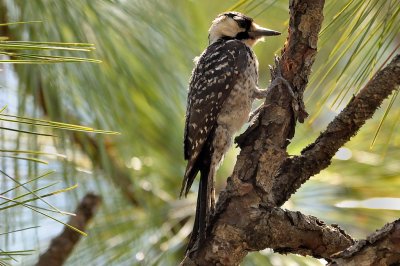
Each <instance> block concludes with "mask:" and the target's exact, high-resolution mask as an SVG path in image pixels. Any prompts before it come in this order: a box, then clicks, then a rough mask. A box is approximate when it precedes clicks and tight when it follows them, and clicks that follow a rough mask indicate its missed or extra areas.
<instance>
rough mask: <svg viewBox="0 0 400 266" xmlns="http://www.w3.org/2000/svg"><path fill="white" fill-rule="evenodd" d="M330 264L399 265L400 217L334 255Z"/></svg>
mask: <svg viewBox="0 0 400 266" xmlns="http://www.w3.org/2000/svg"><path fill="white" fill-rule="evenodd" d="M332 258H333V262H331V263H330V264H329V265H330V266H341V265H347V266H357V265H399V263H400V219H399V220H396V221H394V222H392V223H389V224H386V225H385V226H384V227H383V228H382V229H380V230H378V231H376V232H374V233H373V234H371V235H369V236H368V237H367V239H365V240H361V241H358V242H357V243H356V244H354V245H353V246H351V247H349V248H347V249H346V250H344V251H342V252H340V253H338V254H336V255H335V256H333V257H332Z"/></svg>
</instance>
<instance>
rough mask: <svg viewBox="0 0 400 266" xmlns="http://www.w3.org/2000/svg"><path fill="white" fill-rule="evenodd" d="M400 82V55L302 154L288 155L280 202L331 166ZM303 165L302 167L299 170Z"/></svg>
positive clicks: (278, 183) (281, 177)
mask: <svg viewBox="0 0 400 266" xmlns="http://www.w3.org/2000/svg"><path fill="white" fill-rule="evenodd" d="M399 85H400V55H397V56H396V57H395V58H394V59H393V60H392V62H391V63H390V64H388V65H387V66H386V67H385V68H384V69H382V70H380V71H379V72H378V73H377V74H376V75H375V76H374V77H373V78H372V79H371V80H370V82H368V84H367V85H366V86H365V87H364V88H363V89H362V90H361V91H360V92H359V93H358V94H357V95H356V96H355V97H353V99H351V101H350V102H349V103H348V105H347V106H346V108H345V109H343V111H342V112H341V113H340V114H339V115H338V116H336V118H335V119H334V120H333V121H332V122H331V123H330V124H329V125H328V127H327V129H326V130H325V131H324V132H323V133H321V135H320V136H319V137H318V138H317V140H316V141H315V142H314V143H312V144H311V145H309V146H308V147H306V148H305V149H304V150H303V151H302V152H301V154H302V155H301V156H295V157H293V158H288V159H287V160H286V162H285V163H284V164H283V165H282V167H281V169H280V172H279V174H278V175H277V176H276V177H275V184H274V188H273V190H275V189H278V188H279V189H280V191H282V193H281V194H279V195H277V198H276V200H277V201H276V204H277V205H278V206H280V205H282V204H283V203H285V202H286V201H287V200H288V199H289V197H290V196H291V195H292V194H293V193H294V192H296V190H297V189H298V188H299V187H300V186H301V184H303V183H304V182H305V181H307V180H308V179H309V178H310V177H311V176H313V175H315V174H317V173H319V172H320V171H321V170H323V169H325V168H326V167H328V166H329V165H330V163H331V159H332V157H333V156H334V155H335V153H336V152H337V150H338V149H339V148H340V147H342V146H343V145H344V144H345V143H346V142H347V141H349V140H350V138H351V137H353V136H354V135H356V133H357V132H358V130H359V129H360V128H361V127H362V126H363V125H364V123H365V121H366V120H368V119H370V118H371V117H372V116H373V114H374V113H375V111H376V110H377V109H378V108H379V107H380V105H381V104H382V102H383V100H384V99H386V98H387V97H389V95H391V94H392V92H393V91H394V90H396V89H399ZM299 169H301V171H299Z"/></svg>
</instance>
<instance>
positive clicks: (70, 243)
mask: <svg viewBox="0 0 400 266" xmlns="http://www.w3.org/2000/svg"><path fill="white" fill-rule="evenodd" d="M100 203H101V198H100V197H99V196H97V195H95V194H91V193H89V194H87V195H86V196H85V197H84V198H83V199H82V201H81V202H80V204H79V205H78V207H77V209H76V211H75V214H76V216H72V217H71V219H70V220H69V221H68V224H69V225H72V226H73V227H75V228H77V229H79V230H81V231H84V230H85V228H86V227H87V225H88V223H89V222H90V220H91V219H92V218H93V216H94V215H95V213H96V211H97V208H98V207H99V205H100ZM80 238H81V235H80V234H79V233H77V232H76V231H73V230H72V229H70V228H69V227H64V230H63V232H62V233H61V234H60V235H59V236H57V237H55V238H54V239H53V240H52V241H51V243H50V246H49V248H48V250H47V251H46V252H45V253H43V254H42V255H40V257H39V261H38V263H37V264H36V265H37V266H49V265H51V266H58V265H63V264H64V262H65V261H66V260H67V259H68V256H69V255H70V254H71V252H72V250H73V249H74V247H75V246H76V244H78V242H79V239H80Z"/></svg>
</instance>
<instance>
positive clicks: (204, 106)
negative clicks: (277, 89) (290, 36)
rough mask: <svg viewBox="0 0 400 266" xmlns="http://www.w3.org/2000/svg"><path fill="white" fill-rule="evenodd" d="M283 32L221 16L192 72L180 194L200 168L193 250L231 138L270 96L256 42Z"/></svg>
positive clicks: (244, 19) (212, 202)
mask: <svg viewBox="0 0 400 266" xmlns="http://www.w3.org/2000/svg"><path fill="white" fill-rule="evenodd" d="M273 35H280V33H279V32H277V31H273V30H270V29H266V28H263V27H261V26H259V25H257V24H256V23H255V22H254V21H253V19H252V18H250V17H247V16H245V15H243V14H241V13H239V12H233V11H232V12H226V13H222V14H220V15H218V16H217V18H215V19H214V21H213V22H212V25H211V27H210V29H209V35H208V40H209V45H208V47H207V48H206V50H205V51H204V52H203V53H202V54H201V55H200V57H199V58H198V60H197V62H196V66H195V68H194V70H193V72H192V76H191V78H190V83H189V93H188V98H187V110H186V123H185V131H184V158H185V160H187V161H188V162H187V166H186V171H185V175H184V179H183V183H182V188H181V192H180V196H182V194H184V195H185V196H186V195H187V194H188V192H189V190H190V187H191V186H192V184H193V181H194V179H195V177H196V175H197V173H198V172H200V183H199V190H198V196H197V206H196V216H195V222H194V226H193V231H192V234H191V237H190V240H189V245H188V249H189V248H190V247H191V246H193V245H194V244H195V242H196V241H198V242H197V243H201V242H202V241H203V240H204V239H205V238H206V235H207V232H206V228H207V226H208V225H209V222H210V217H211V216H212V214H213V212H214V208H215V199H214V198H215V195H214V194H215V191H214V177H215V173H216V171H217V168H218V166H219V164H220V162H221V161H222V159H223V157H224V155H225V153H226V152H227V150H228V149H229V147H230V146H231V143H232V138H233V135H234V134H235V133H236V132H237V131H238V130H239V129H240V128H241V127H242V126H243V125H244V124H245V123H246V122H247V121H248V119H249V114H250V111H251V106H252V103H253V101H254V100H255V99H261V98H264V97H265V96H266V90H260V89H258V61H257V58H256V55H255V54H254V52H253V50H252V47H253V46H254V45H255V44H256V43H257V42H258V41H259V40H261V39H262V38H263V37H265V36H273Z"/></svg>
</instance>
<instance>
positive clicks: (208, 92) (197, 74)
mask: <svg viewBox="0 0 400 266" xmlns="http://www.w3.org/2000/svg"><path fill="white" fill-rule="evenodd" d="M247 61H248V60H247V48H246V46H245V44H243V43H242V42H240V41H237V40H230V41H217V42H215V43H213V44H212V45H210V46H209V47H208V48H207V49H206V50H205V51H204V52H203V54H202V55H201V56H200V59H199V61H198V63H197V65H196V68H195V69H194V70H193V73H192V78H191V81H190V86H189V95H188V102H187V111H186V124H185V136H184V137H185V139H184V156H185V159H186V160H189V162H188V165H187V168H186V173H185V180H184V186H187V185H189V187H187V188H186V191H187V190H188V189H189V188H190V185H191V182H187V181H188V180H187V179H188V178H189V179H194V177H195V175H196V174H197V172H198V169H193V167H194V165H195V163H196V161H197V160H198V156H199V154H200V153H201V151H202V149H203V147H204V144H205V142H206V140H207V138H208V136H209V135H210V133H211V132H212V131H213V129H214V128H215V126H216V122H217V117H218V114H219V112H220V110H221V108H222V106H223V104H224V102H225V100H226V98H227V97H228V96H229V94H230V92H231V90H232V88H233V86H234V84H235V83H236V80H237V78H238V75H239V73H241V72H243V71H244V69H245V67H246V62H247ZM209 156H211V155H209ZM193 170H194V171H195V173H191V172H193ZM193 174H194V176H193V177H192V175H193ZM188 176H190V177H188ZM189 181H193V180H189ZM182 189H183V188H182Z"/></svg>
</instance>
